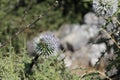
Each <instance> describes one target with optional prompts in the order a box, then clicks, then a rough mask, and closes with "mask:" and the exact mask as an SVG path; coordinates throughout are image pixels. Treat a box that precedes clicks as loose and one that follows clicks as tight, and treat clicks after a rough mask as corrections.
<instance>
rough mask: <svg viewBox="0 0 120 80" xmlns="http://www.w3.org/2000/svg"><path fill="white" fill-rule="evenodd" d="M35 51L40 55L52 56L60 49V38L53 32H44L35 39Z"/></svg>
mask: <svg viewBox="0 0 120 80" xmlns="http://www.w3.org/2000/svg"><path fill="white" fill-rule="evenodd" d="M33 44H34V46H35V50H34V53H35V54H36V55H40V56H51V55H53V54H56V53H58V51H59V44H60V43H59V40H58V38H57V37H56V36H55V35H54V34H52V33H46V32H45V33H42V34H40V35H39V36H38V37H36V38H35V39H34V40H33Z"/></svg>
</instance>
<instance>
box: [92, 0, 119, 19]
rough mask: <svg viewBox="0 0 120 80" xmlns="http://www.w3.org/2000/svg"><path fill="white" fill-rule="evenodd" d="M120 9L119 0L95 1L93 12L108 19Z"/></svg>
mask: <svg viewBox="0 0 120 80" xmlns="http://www.w3.org/2000/svg"><path fill="white" fill-rule="evenodd" d="M117 9H118V0H93V10H94V11H95V13H96V14H97V15H99V16H102V17H104V18H108V17H111V16H113V14H114V13H115V12H116V11H117Z"/></svg>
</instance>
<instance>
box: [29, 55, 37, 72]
mask: <svg viewBox="0 0 120 80" xmlns="http://www.w3.org/2000/svg"><path fill="white" fill-rule="evenodd" d="M38 58H39V55H36V56H35V57H34V59H33V60H32V62H31V63H30V68H29V71H30V72H31V70H32V68H33V65H34V64H35V63H36V61H37V59H38Z"/></svg>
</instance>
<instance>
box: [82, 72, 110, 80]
mask: <svg viewBox="0 0 120 80" xmlns="http://www.w3.org/2000/svg"><path fill="white" fill-rule="evenodd" d="M94 72H97V73H99V74H100V75H101V76H104V77H105V79H107V80H112V79H111V78H109V77H108V76H106V75H105V74H104V73H102V72H100V71H96V70H95V71H90V72H87V73H85V74H83V75H82V76H81V79H80V80H82V78H83V77H84V76H85V75H87V74H90V73H94Z"/></svg>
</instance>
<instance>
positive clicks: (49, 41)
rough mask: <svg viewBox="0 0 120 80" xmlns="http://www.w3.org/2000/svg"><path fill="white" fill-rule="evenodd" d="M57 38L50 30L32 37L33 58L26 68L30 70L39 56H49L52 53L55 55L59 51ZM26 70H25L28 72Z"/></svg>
mask: <svg viewBox="0 0 120 80" xmlns="http://www.w3.org/2000/svg"><path fill="white" fill-rule="evenodd" d="M59 44H60V43H59V39H58V38H57V37H56V36H55V35H54V34H52V33H50V32H44V33H41V34H40V35H39V36H38V37H36V38H34V40H33V46H34V53H33V54H34V55H35V56H34V59H33V60H32V62H31V63H30V67H29V69H28V71H29V72H31V70H32V67H33V65H34V64H35V62H36V61H37V59H38V58H39V56H43V57H49V56H52V55H56V54H57V53H58V52H59ZM28 71H27V72H28Z"/></svg>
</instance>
